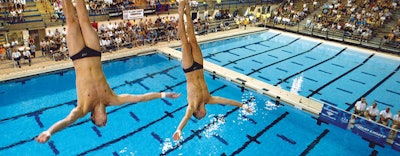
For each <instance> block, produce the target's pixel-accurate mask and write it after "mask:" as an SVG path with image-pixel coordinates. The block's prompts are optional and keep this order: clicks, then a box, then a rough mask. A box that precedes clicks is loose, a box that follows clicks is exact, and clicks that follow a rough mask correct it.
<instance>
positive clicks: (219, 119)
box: [203, 114, 225, 138]
mask: <svg viewBox="0 0 400 156" xmlns="http://www.w3.org/2000/svg"><path fill="white" fill-rule="evenodd" d="M208 117H209V118H211V120H210V123H212V124H210V125H208V126H207V127H206V129H205V131H203V134H204V136H205V137H207V138H211V137H213V135H217V133H216V131H217V130H218V129H219V127H221V125H223V124H225V117H224V115H223V114H219V115H218V116H215V117H214V114H210V115H209V116H208Z"/></svg>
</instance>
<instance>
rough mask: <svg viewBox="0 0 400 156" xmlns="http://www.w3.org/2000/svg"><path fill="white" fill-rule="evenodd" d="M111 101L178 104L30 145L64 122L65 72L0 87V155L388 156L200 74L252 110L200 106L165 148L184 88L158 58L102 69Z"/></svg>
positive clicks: (128, 110)
mask: <svg viewBox="0 0 400 156" xmlns="http://www.w3.org/2000/svg"><path fill="white" fill-rule="evenodd" d="M103 68H104V71H105V74H106V77H107V80H108V82H109V84H110V86H111V87H112V88H113V89H114V91H115V92H116V93H133V94H139V93H144V92H150V91H174V92H179V93H182V97H181V98H178V99H174V100H170V99H165V100H161V99H158V100H154V101H150V102H145V103H138V104H128V105H125V106H122V107H108V108H107V112H108V115H109V116H108V118H109V120H108V124H107V126H106V127H103V128H97V127H96V126H94V125H93V124H92V123H91V122H89V121H88V119H89V117H88V116H87V117H84V118H82V119H80V120H78V121H77V122H76V123H75V124H73V125H71V126H69V127H68V128H66V129H65V130H62V131H60V132H59V133H57V134H55V135H54V136H52V138H51V140H50V141H49V142H48V143H46V144H38V143H36V142H35V141H34V140H33V138H34V137H35V136H36V135H37V134H39V133H40V132H41V131H43V130H45V129H47V128H48V127H49V126H50V125H51V124H53V123H54V122H56V121H58V120H59V119H61V118H63V117H65V115H67V114H68V113H69V111H70V110H71V109H72V108H73V107H75V105H76V93H75V86H74V85H75V83H74V79H75V75H74V72H73V71H71V70H63V71H58V72H54V73H48V74H44V75H41V76H39V77H29V78H21V79H18V80H13V81H8V82H4V83H2V84H1V85H0V93H1V94H0V99H1V104H0V123H1V124H0V131H1V132H2V134H3V135H1V138H0V140H1V141H0V155H160V154H161V155H162V154H166V155H250V154H252V155H265V154H266V153H268V155H269V154H270V155H369V154H371V153H375V152H378V153H379V154H380V155H381V154H382V155H393V153H395V151H393V150H392V149H391V148H390V147H389V146H388V145H386V146H385V147H384V148H382V147H380V146H376V147H375V148H369V147H368V142H366V141H364V140H362V139H361V138H360V137H359V136H357V135H354V134H353V133H351V132H350V131H346V130H343V129H339V128H337V127H334V126H331V125H326V124H322V125H317V124H316V119H315V117H314V116H312V115H310V114H308V113H305V112H303V111H300V110H297V109H295V108H293V107H291V106H288V105H285V104H283V105H280V106H276V105H275V104H274V103H275V102H274V100H271V99H270V98H268V97H266V96H264V95H260V94H258V93H256V92H253V91H249V90H246V91H245V92H244V93H242V92H241V89H240V87H238V86H237V85H236V84H232V83H230V82H228V81H226V80H223V79H215V80H214V79H213V78H212V76H210V75H209V74H206V81H207V83H208V85H209V90H210V92H211V93H212V94H213V95H220V96H224V97H228V98H233V99H236V100H239V101H240V100H245V101H249V103H250V104H251V105H253V106H254V107H255V109H256V112H255V113H254V114H245V113H244V112H243V111H242V110H241V109H238V108H235V107H231V106H223V105H214V106H207V109H208V113H209V114H208V115H207V117H206V118H205V119H203V120H195V119H194V118H193V119H191V120H190V121H189V124H188V125H187V126H186V128H185V129H184V131H183V136H184V140H183V141H182V142H181V143H180V146H178V145H177V144H176V143H175V142H172V141H171V139H172V138H171V137H172V134H173V132H174V131H175V129H176V126H177V125H178V123H179V121H180V119H181V117H182V116H183V114H184V113H185V108H186V105H187V102H186V98H185V97H186V91H185V89H186V86H185V85H186V84H185V78H184V74H183V71H182V69H181V67H180V62H178V61H176V60H168V58H166V57H165V56H163V55H161V54H152V55H147V56H140V57H132V58H123V59H119V60H117V61H112V62H107V63H105V64H104V65H103Z"/></svg>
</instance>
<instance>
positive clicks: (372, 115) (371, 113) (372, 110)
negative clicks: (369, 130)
mask: <svg viewBox="0 0 400 156" xmlns="http://www.w3.org/2000/svg"><path fill="white" fill-rule="evenodd" d="M376 105H377V104H376V102H375V101H374V103H372V106H369V107H368V108H367V110H366V111H365V113H364V115H365V118H367V119H369V120H373V121H376V116H378V113H379V109H378V108H377V107H376Z"/></svg>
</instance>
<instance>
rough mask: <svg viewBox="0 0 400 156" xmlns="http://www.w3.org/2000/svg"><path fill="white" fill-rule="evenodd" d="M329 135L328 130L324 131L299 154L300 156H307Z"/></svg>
mask: <svg viewBox="0 0 400 156" xmlns="http://www.w3.org/2000/svg"><path fill="white" fill-rule="evenodd" d="M328 133H329V130H328V129H325V130H324V131H323V132H322V133H321V134H320V135H319V136H318V137H317V138H316V139H315V140H314V141H313V142H312V143H311V144H310V145H308V146H307V148H306V149H305V150H304V151H303V152H302V153H301V154H300V156H305V155H307V154H308V153H309V152H310V151H311V150H312V149H313V148H314V147H315V146H316V145H317V144H318V143H319V142H320V141H321V139H322V138H323V137H325V136H326V135H327V134H328Z"/></svg>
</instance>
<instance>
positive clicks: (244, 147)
mask: <svg viewBox="0 0 400 156" xmlns="http://www.w3.org/2000/svg"><path fill="white" fill-rule="evenodd" d="M288 114H289V112H285V113H283V114H282V115H281V116H279V117H278V118H276V119H275V120H274V121H273V122H272V123H271V124H269V125H268V126H266V127H265V128H264V129H262V130H261V131H260V132H258V133H257V134H256V135H255V136H250V135H247V138H248V139H249V140H248V141H246V142H245V143H244V144H243V145H242V146H241V147H240V148H238V149H237V150H236V151H234V152H233V153H232V154H231V155H237V154H239V153H240V152H242V151H243V150H244V149H246V148H247V146H249V144H251V143H252V142H255V143H257V144H261V142H260V141H258V140H257V139H258V138H259V137H261V136H262V135H263V134H264V133H265V132H267V131H268V130H269V129H270V128H272V127H274V126H275V125H276V124H277V123H279V122H280V121H281V120H282V119H284V118H285V117H286V116H287V115H288Z"/></svg>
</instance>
